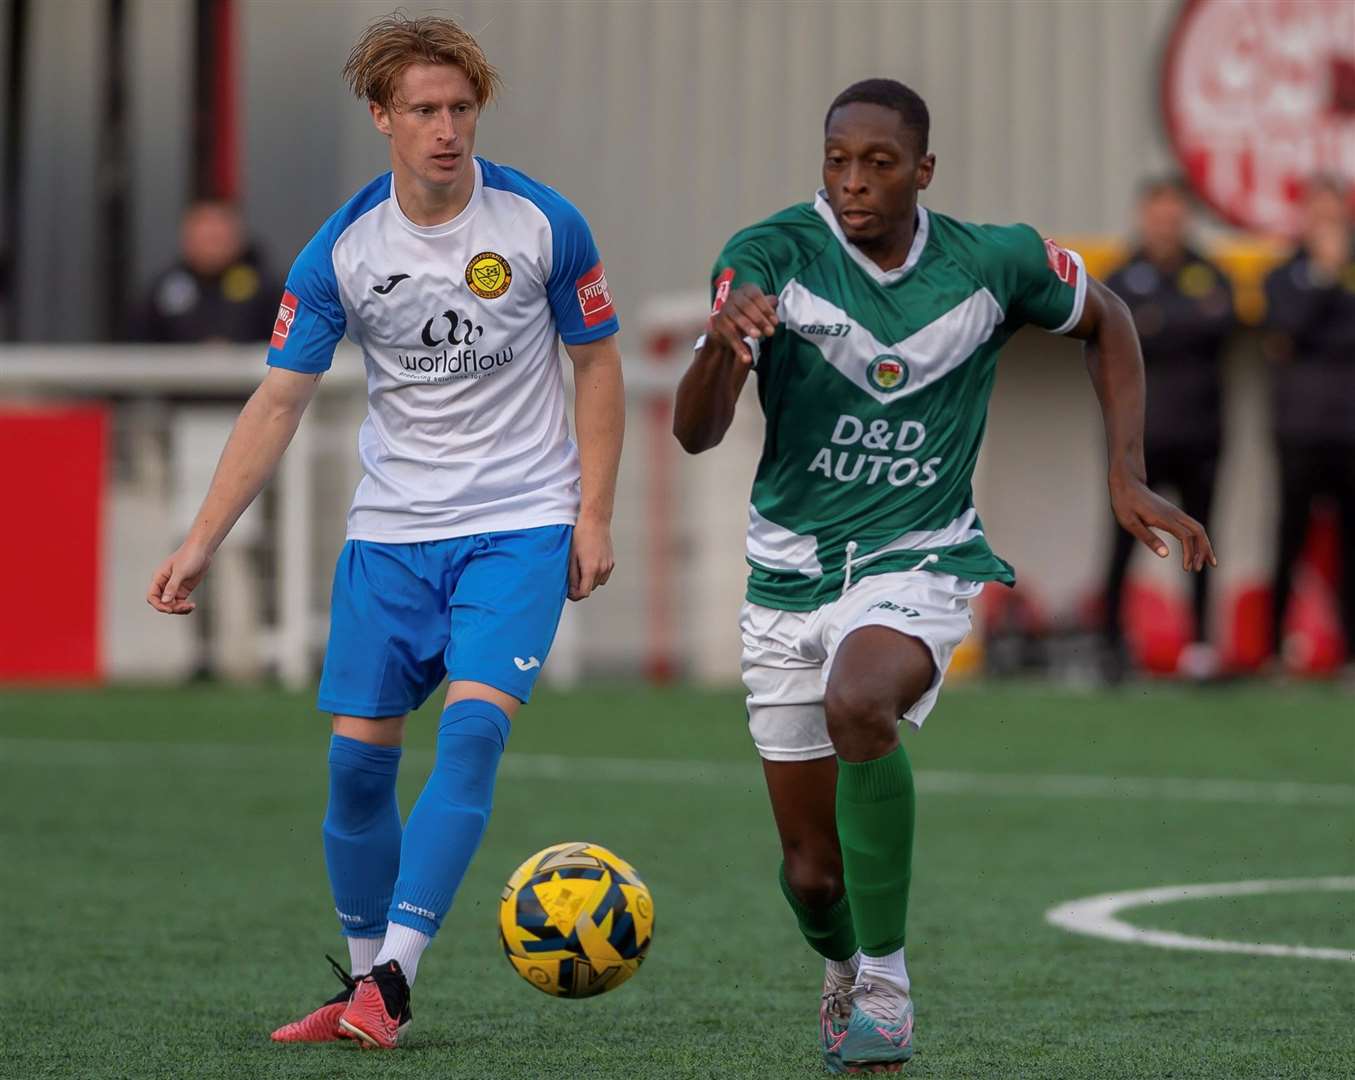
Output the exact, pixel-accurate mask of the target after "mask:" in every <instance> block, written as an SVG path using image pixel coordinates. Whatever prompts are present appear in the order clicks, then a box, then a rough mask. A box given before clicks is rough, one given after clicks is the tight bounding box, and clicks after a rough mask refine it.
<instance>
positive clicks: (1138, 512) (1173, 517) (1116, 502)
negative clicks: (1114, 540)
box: [1110, 476, 1219, 572]
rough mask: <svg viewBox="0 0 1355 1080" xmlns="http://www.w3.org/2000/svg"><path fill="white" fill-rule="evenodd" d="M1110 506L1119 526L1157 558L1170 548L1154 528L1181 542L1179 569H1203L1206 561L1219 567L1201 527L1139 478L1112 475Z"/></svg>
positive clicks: (1166, 552)
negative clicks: (1140, 541) (1141, 542)
mask: <svg viewBox="0 0 1355 1080" xmlns="http://www.w3.org/2000/svg"><path fill="white" fill-rule="evenodd" d="M1110 505H1111V508H1112V509H1113V510H1114V511H1115V520H1116V521H1118V522H1119V523H1120V526H1121V527H1122V528H1123V529H1125V530H1126V531H1127V532H1129V533H1130V534H1131V535H1133V536H1136V537H1138V539H1140V540H1142V541H1143V543H1144V545H1145V546H1146V547H1147V548H1148V549H1149V550H1150V551H1151V552H1152V553H1153V554H1154V555H1156V556H1157V557H1158V558H1159V559H1165V558H1166V557H1167V555H1168V554H1169V551H1168V548H1167V545H1166V543H1165V542H1164V541H1163V540H1162V538H1161V537H1160V536H1158V535H1157V533H1155V532H1153V530H1154V529H1161V530H1162V531H1163V532H1165V533H1169V534H1171V535H1172V536H1174V537H1176V539H1178V540H1179V541H1181V569H1183V570H1185V571H1187V572H1189V571H1191V570H1203V569H1204V567H1205V564H1206V563H1207V564H1209V565H1210V566H1218V564H1219V561H1218V559H1217V558H1216V557H1215V556H1214V545H1213V544H1211V543H1210V542H1209V536H1208V535H1207V534H1206V533H1205V531H1204V526H1203V525H1201V524H1200V523H1199V522H1198V521H1196V520H1195V519H1194V518H1193V517H1191V516H1190V515H1189V514H1186V513H1183V512H1182V511H1181V510H1179V509H1177V508H1176V507H1175V506H1174V505H1172V504H1171V503H1169V502H1168V501H1167V500H1166V499H1164V498H1162V496H1160V495H1156V494H1154V493H1153V492H1152V491H1151V490H1150V489H1149V487H1148V485H1147V484H1145V483H1144V482H1143V481H1142V480H1139V479H1137V478H1135V477H1117V476H1112V477H1111V479H1110Z"/></svg>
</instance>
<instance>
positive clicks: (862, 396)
mask: <svg viewBox="0 0 1355 1080" xmlns="http://www.w3.org/2000/svg"><path fill="white" fill-rule="evenodd" d="M731 271H732V274H733V276H732V279H731V278H730V272H731ZM713 279H715V280H720V281H727V282H729V286H728V287H729V288H734V287H737V286H740V285H743V284H745V283H749V282H751V283H753V284H756V285H757V286H758V287H759V288H761V289H762V290H763V292H765V293H768V294H770V295H774V296H775V297H776V298H777V314H778V316H779V318H780V326H779V327H778V329H777V331H776V333H775V334H774V335H773V336H772V337H771V338H769V339H767V340H765V341H763V342H761V343H760V348H759V349H758V355H757V390H758V398H759V400H760V402H761V404H762V411H763V414H764V415H765V417H766V435H765V438H764V441H763V448H762V458H761V460H760V462H759V464H758V470H757V476H756V479H755V480H754V482H753V492H752V500H751V506H750V507H749V515H748V517H749V524H748V562H749V565H750V566H751V568H752V571H751V574H750V576H749V582H748V599H749V600H751V601H753V602H754V603H758V604H763V605H765V606H768V607H774V608H782V609H786V610H792V611H808V610H812V609H813V608H816V607H819V606H820V605H822V604H824V603H826V602H827V601H829V600H832V599H833V598H834V597H836V596H837V595H838V594H839V593H840V592H841V591H842V589H843V587H844V583H845V582H846V581H847V569H848V565H847V564H848V561H849V550H850V563H851V568H850V577H851V580H857V579H859V578H861V577H865V576H869V575H871V574H880V573H888V572H894V571H898V570H908V569H913V568H915V567H922V566H925V567H927V568H929V569H934V570H938V571H943V572H945V573H951V574H956V575H958V576H960V577H966V578H971V579H973V580H976V581H990V580H991V581H1003V582H1006V583H1008V584H1010V583H1011V582H1013V581H1014V580H1015V576H1014V573H1013V571H1012V568H1011V567H1010V566H1009V565H1008V564H1007V563H1006V562H1004V561H1003V560H1002V559H1000V558H998V557H997V556H996V555H995V554H994V553H993V551H992V549H991V548H990V547H989V546H988V541H987V540H986V538H985V537H984V533H983V524H982V522H981V521H980V520H979V516H978V513H977V511H976V509H975V507H974V500H973V492H972V488H971V481H972V478H973V475H974V465H975V462H976V461H977V459H978V452H979V445H980V443H981V442H982V440H983V429H984V422H985V419H986V416H987V412H988V398H989V395H990V394H991V392H992V388H993V378H994V375H995V372H996V362H997V354H998V352H999V350H1000V349H1001V348H1002V346H1003V345H1004V344H1005V343H1006V341H1007V339H1008V338H1010V337H1011V335H1012V334H1014V333H1015V332H1016V331H1017V330H1018V329H1020V327H1022V326H1023V325H1025V324H1026V323H1032V324H1034V325H1036V326H1040V327H1043V328H1044V329H1047V330H1050V331H1053V332H1054V333H1064V332H1066V331H1067V330H1070V329H1072V327H1073V326H1075V325H1076V324H1077V321H1078V319H1079V318H1080V317H1081V314H1082V305H1083V301H1084V298H1085V296H1086V289H1087V278H1086V271H1085V269H1084V267H1083V265H1082V260H1081V258H1080V257H1079V256H1077V255H1076V254H1075V253H1073V252H1069V251H1065V250H1064V249H1062V248H1060V247H1058V246H1057V245H1055V244H1053V243H1052V242H1051V241H1046V240H1042V239H1041V238H1040V235H1039V234H1038V233H1037V232H1036V231H1035V230H1034V229H1032V228H1030V227H1029V226H1028V225H1009V226H994V225H972V224H969V223H966V222H961V221H957V220H955V219H953V218H949V217H946V216H944V215H942V214H936V213H931V212H928V211H927V210H924V209H922V208H921V207H919V208H918V217H917V232H916V237H915V239H914V242H913V246H912V249H911V250H910V252H909V254H908V258H907V260H906V261H905V262H904V264H903V265H902V266H900V267H898V268H896V269H893V270H888V271H885V270H881V269H880V268H879V267H878V266H876V265H875V264H874V263H873V262H871V261H870V260H869V259H868V258H867V257H866V256H865V255H863V254H862V253H861V252H860V251H859V250H858V249H857V248H856V247H854V246H853V245H852V244H851V243H850V242H848V240H847V239H846V237H845V236H844V235H843V233H842V231H841V229H840V228H839V226H838V224H837V221H836V219H835V218H834V217H833V213H832V210H831V209H830V208H829V206H828V202H827V200H826V198H825V197H824V194H823V193H822V192H820V193H819V196H818V198H817V199H816V200H815V202H814V203H812V204H809V203H805V204H800V205H797V206H792V207H790V208H789V209H787V210H784V211H782V212H781V213H779V214H776V215H774V216H773V217H770V218H768V219H767V220H766V221H763V222H761V223H760V224H757V225H754V226H752V227H751V228H748V229H744V230H743V231H741V232H739V233H737V234H736V235H735V236H734V237H733V239H731V240H730V241H729V243H728V244H727V245H726V246H725V249H724V251H723V252H722V253H721V255H720V258H719V259H718V260H717V262H716V264H715V269H714V274H713ZM849 545H853V546H852V547H851V548H850V549H849Z"/></svg>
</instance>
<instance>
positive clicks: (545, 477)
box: [268, 158, 619, 543]
mask: <svg viewBox="0 0 1355 1080" xmlns="http://www.w3.org/2000/svg"><path fill="white" fill-rule="evenodd" d="M618 329H619V325H618V322H617V318H616V312H615V310H614V308H613V306H612V299H611V294H610V293H609V292H608V290H607V279H606V276H605V274H604V273H603V268H602V260H601V258H600V257H599V255H598V251H597V247H596V245H595V244H594V243H593V237H592V235H591V233H590V232H589V230H588V224H587V222H585V221H584V219H583V215H581V214H580V213H579V211H578V210H576V209H575V208H574V207H573V206H572V205H571V204H570V203H569V202H568V201H567V200H566V199H565V198H564V197H563V196H561V195H560V194H559V192H557V191H555V190H553V189H552V188H549V187H547V186H546V185H545V184H541V183H538V182H537V181H535V180H532V179H531V178H530V177H527V176H524V175H523V174H522V173H520V172H518V171H516V170H515V169H510V168H507V167H505V166H502V165H496V164H494V163H493V162H490V161H486V160H484V159H482V158H476V159H475V190H474V192H473V193H472V195H471V198H470V202H468V203H467V204H466V208H465V209H464V210H463V211H462V212H461V213H460V214H458V215H457V216H456V217H455V218H453V219H452V220H451V221H448V222H445V223H444V224H441V225H435V226H421V225H416V224H414V223H413V222H412V221H410V220H409V219H408V218H407V217H405V215H404V214H403V213H402V212H401V210H400V207H399V204H398V202H397V200H396V197H395V189H394V180H393V178H392V176H391V174H390V173H386V174H384V175H382V176H379V177H377V178H376V179H375V180H373V181H372V182H371V183H370V184H368V185H367V186H366V187H364V188H363V189H362V190H361V191H359V192H358V193H357V194H356V195H354V196H353V197H352V198H351V199H349V200H348V202H347V203H345V204H344V205H343V206H342V207H341V208H340V209H339V210H338V212H337V213H335V214H334V215H333V216H332V217H331V218H330V219H329V220H328V221H326V222H325V224H324V225H323V226H322V227H321V228H320V231H319V232H317V233H316V234H315V237H314V238H313V239H312V240H311V241H310V243H308V244H307V245H306V246H305V248H303V249H302V251H301V254H300V255H298V256H297V259H296V262H295V263H294V264H293V265H292V270H291V273H290V274H289V275H288V277H287V288H286V292H285V293H284V294H283V299H282V307H281V309H280V310H279V312H278V319H277V323H276V325H275V327H274V330H273V340H272V346H271V348H270V349H269V352H268V363H269V364H271V365H274V366H276V367H284V368H288V369H290V370H292V371H302V372H316V373H318V372H322V371H326V370H327V369H328V368H329V366H330V363H331V361H332V360H333V357H334V350H335V347H336V345H337V344H338V342H339V339H340V338H341V337H342V336H343V335H344V334H345V333H346V334H347V335H348V337H349V338H350V339H351V340H352V341H353V342H354V344H356V345H357V346H358V347H359V348H360V349H361V350H362V355H363V359H364V362H365V364H366V368H367V401H368V413H367V419H366V420H365V421H364V422H363V424H362V428H361V431H360V432H359V434H358V454H359V457H360V458H361V461H362V468H363V477H362V480H361V482H360V483H359V484H358V488H357V493H356V494H355V495H354V498H353V505H352V508H351V509H350V510H349V513H348V538H349V539H350V540H375V541H380V542H384V543H411V542H415V541H421V540H439V539H446V538H450V537H456V536H467V535H470V534H473V533H482V532H498V531H503V530H509V529H527V528H536V527H538V526H543V525H572V524H574V521H575V519H576V517H577V515H578V508H579V456H578V450H577V448H576V447H575V445H574V442H573V440H572V439H571V438H570V436H569V427H568V423H567V421H566V417H565V393H564V382H563V376H562V372H561V366H560V360H559V356H558V353H557V345H556V337H557V335H558V336H559V337H560V338H562V339H563V340H564V341H565V343H566V344H569V345H576V344H582V343H585V342H589V341H596V340H597V339H599V338H603V337H607V336H608V335H610V334H615V333H616V332H617V330H618Z"/></svg>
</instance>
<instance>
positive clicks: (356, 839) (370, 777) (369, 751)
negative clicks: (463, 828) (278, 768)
mask: <svg viewBox="0 0 1355 1080" xmlns="http://www.w3.org/2000/svg"><path fill="white" fill-rule="evenodd" d="M399 769H400V748H399V747H398V746H373V745H372V744H371V743H365V742H359V741H358V740H357V739H350V738H347V737H346V736H343V735H334V736H331V738H330V740H329V807H328V809H327V810H326V811H325V824H324V833H325V865H326V866H327V867H328V868H329V884H330V887H331V888H332V889H333V891H334V909H335V911H336V912H337V913H338V916H339V925H340V926H341V927H342V929H343V932H344V934H346V935H347V936H348V937H378V938H379V937H382V936H383V935H384V934H385V933H386V909H387V908H388V907H390V901H391V892H392V890H393V889H394V887H395V877H396V875H397V874H398V873H399V872H400V806H399V803H398V802H396V798H395V776H396V773H397V772H398V771H399Z"/></svg>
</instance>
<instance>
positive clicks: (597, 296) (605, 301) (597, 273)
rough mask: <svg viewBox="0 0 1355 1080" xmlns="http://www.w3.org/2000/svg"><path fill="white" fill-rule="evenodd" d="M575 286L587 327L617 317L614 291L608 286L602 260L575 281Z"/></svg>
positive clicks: (580, 310)
mask: <svg viewBox="0 0 1355 1080" xmlns="http://www.w3.org/2000/svg"><path fill="white" fill-rule="evenodd" d="M574 288H575V289H576V290H577V292H578V294H579V312H580V313H581V314H582V315H583V325H584V326H585V327H590V328H591V327H594V326H597V325H598V324H599V323H604V322H606V321H607V320H608V319H613V318H615V317H616V308H615V307H613V306H612V293H611V290H610V289H608V288H607V275H606V273H605V272H604V271H603V269H602V262H601V261H599V262H598V263H597V265H595V266H594V267H593V268H592V269H591V270H588V271H587V272H585V273H584V275H583V276H582V277H581V278H579V279H578V281H576V282H574Z"/></svg>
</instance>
